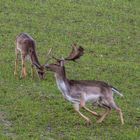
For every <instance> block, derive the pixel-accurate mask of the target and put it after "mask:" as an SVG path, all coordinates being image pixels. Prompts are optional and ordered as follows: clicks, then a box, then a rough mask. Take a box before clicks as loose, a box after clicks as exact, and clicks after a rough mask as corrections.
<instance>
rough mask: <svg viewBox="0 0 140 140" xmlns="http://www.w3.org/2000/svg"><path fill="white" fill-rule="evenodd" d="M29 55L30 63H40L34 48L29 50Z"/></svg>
mask: <svg viewBox="0 0 140 140" xmlns="http://www.w3.org/2000/svg"><path fill="white" fill-rule="evenodd" d="M29 55H30V58H31V61H32V63H37V64H38V65H40V63H39V60H38V57H37V54H36V51H35V50H31V51H30V54H29Z"/></svg>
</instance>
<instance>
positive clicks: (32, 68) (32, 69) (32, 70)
mask: <svg viewBox="0 0 140 140" xmlns="http://www.w3.org/2000/svg"><path fill="white" fill-rule="evenodd" d="M31 75H32V78H34V65H33V64H31Z"/></svg>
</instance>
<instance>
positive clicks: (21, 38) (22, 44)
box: [14, 33, 51, 79]
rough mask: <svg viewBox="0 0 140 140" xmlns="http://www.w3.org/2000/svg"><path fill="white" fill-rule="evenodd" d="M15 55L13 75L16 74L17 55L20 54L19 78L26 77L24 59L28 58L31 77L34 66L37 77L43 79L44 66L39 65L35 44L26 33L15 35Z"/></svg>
mask: <svg viewBox="0 0 140 140" xmlns="http://www.w3.org/2000/svg"><path fill="white" fill-rule="evenodd" d="M50 51H51V50H50ZM50 51H49V52H50ZM15 53H16V60H15V71H14V75H16V74H17V65H18V54H19V53H21V61H22V69H21V77H22V78H24V77H26V67H25V59H26V57H27V56H30V60H31V68H32V69H31V73H32V77H33V75H34V70H33V67H34V66H35V67H36V71H37V74H38V77H39V78H40V79H43V78H44V74H45V70H44V65H41V64H40V63H39V60H38V57H37V53H36V43H35V40H34V39H33V38H32V37H31V36H30V35H28V34H27V33H20V34H19V35H17V37H16V48H15ZM48 55H49V54H48Z"/></svg>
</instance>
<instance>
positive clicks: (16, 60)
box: [14, 50, 18, 76]
mask: <svg viewBox="0 0 140 140" xmlns="http://www.w3.org/2000/svg"><path fill="white" fill-rule="evenodd" d="M15 54H16V59H15V70H14V75H15V76H16V75H17V66H18V51H17V50H16V51H15Z"/></svg>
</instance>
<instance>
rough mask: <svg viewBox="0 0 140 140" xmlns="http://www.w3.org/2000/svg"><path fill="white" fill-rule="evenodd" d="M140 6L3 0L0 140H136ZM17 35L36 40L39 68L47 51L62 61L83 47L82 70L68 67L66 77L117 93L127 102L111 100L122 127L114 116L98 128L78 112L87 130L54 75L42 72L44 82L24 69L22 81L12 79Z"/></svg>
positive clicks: (99, 0)
mask: <svg viewBox="0 0 140 140" xmlns="http://www.w3.org/2000/svg"><path fill="white" fill-rule="evenodd" d="M139 6H140V2H139V1H138V0H123V1H121V0H112V1H110V0H106V1H103V0H67V1H65V0H57V1H56V0H39V1H37V0H34V1H32V0H25V1H21V0H15V1H12V0H7V1H4V0H1V1H0V139H1V140H7V139H13V140H22V139H23V140H25V139H26V140H27V139H29V140H35V139H40V140H53V139H63V140H79V139H80V140H85V139H86V140H96V139H97V140H101V139H102V140H116V139H118V140H139V139H140V94H139V92H140V90H139V86H140V63H139V62H140V55H139V53H140V47H139V45H140V41H139V37H140V27H139V25H140V10H139ZM20 32H28V33H29V34H30V35H31V36H33V38H34V39H35V40H36V42H37V52H38V56H39V60H40V61H41V63H42V64H44V63H45V57H46V52H47V50H48V49H49V48H53V54H54V55H55V56H57V57H61V56H66V55H67V54H68V52H69V51H70V45H71V44H72V43H73V42H76V43H78V44H79V45H82V46H83V47H84V48H85V55H84V56H83V57H81V59H80V60H79V64H75V63H72V62H70V63H67V64H66V70H67V76H68V77H69V78H70V79H97V80H104V81H107V82H108V83H110V84H112V85H114V86H116V87H117V88H119V89H120V91H121V92H122V93H123V94H124V98H120V97H117V96H115V100H116V102H117V104H119V106H120V107H121V108H122V110H123V113H124V118H125V125H123V126H121V124H120V120H119V117H118V115H117V114H116V112H115V111H112V113H111V114H110V115H109V116H108V117H107V118H106V120H105V121H104V122H103V123H102V124H96V123H95V122H96V119H95V118H94V117H92V116H91V115H90V114H88V113H87V112H84V111H82V112H83V113H84V114H86V115H87V116H89V117H90V118H91V119H92V121H93V124H92V125H91V126H88V127H87V126H86V125H85V122H84V121H83V120H82V119H81V118H80V117H79V116H78V114H76V113H75V112H74V110H73V108H72V105H71V104H70V103H69V102H66V101H65V100H64V99H63V97H62V95H61V94H60V92H59V91H58V89H57V87H56V84H55V80H54V78H53V74H52V73H50V72H46V78H45V80H43V81H40V80H38V78H37V77H35V78H34V79H33V80H32V79H31V74H30V67H29V63H28V64H27V66H28V76H27V78H26V79H25V80H22V79H20V78H15V77H14V76H13V69H14V59H15V54H14V48H15V37H16V35H17V34H18V33H20ZM19 72H20V68H19ZM19 75H20V74H19ZM89 107H91V108H92V106H91V105H90V104H89ZM95 109H96V108H95ZM96 110H97V111H98V112H101V109H96Z"/></svg>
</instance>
